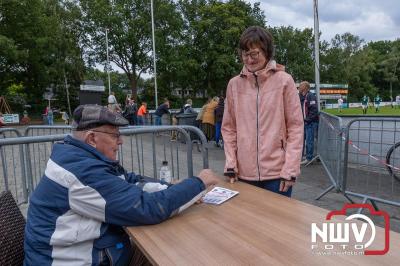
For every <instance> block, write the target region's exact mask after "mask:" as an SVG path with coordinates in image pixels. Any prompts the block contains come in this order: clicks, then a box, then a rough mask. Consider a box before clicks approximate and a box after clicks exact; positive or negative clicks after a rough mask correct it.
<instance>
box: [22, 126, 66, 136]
mask: <svg viewBox="0 0 400 266" xmlns="http://www.w3.org/2000/svg"><path fill="white" fill-rule="evenodd" d="M71 129H72V128H71V126H68V125H53V126H48V125H44V126H29V127H27V128H26V129H25V131H24V134H23V136H25V137H33V136H43V135H59V134H68V133H71Z"/></svg>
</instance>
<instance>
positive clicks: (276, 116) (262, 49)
mask: <svg viewBox="0 0 400 266" xmlns="http://www.w3.org/2000/svg"><path fill="white" fill-rule="evenodd" d="M273 55H274V43H273V39H272V35H271V33H270V32H268V31H267V30H265V29H264V28H261V27H258V26H252V27H249V28H247V29H246V30H245V31H244V32H243V33H242V35H241V37H240V41H239V57H240V58H241V60H242V62H243V69H242V71H241V72H240V74H239V75H237V76H236V77H234V78H232V79H231V80H230V81H229V83H228V87H227V89H226V100H225V110H224V116H223V119H222V129H221V131H222V136H223V138H224V150H225V158H226V160H225V168H224V172H225V173H226V174H227V175H229V177H230V178H231V182H234V180H235V179H236V177H238V178H239V179H240V180H242V181H243V182H246V183H249V184H251V185H254V186H257V187H260V188H263V189H266V190H269V191H272V192H275V193H279V194H282V195H285V196H288V197H290V196H291V193H292V186H293V185H294V183H295V181H296V178H297V176H299V174H300V160H301V153H302V148H303V131H304V123H303V118H302V115H301V107H300V101H299V96H298V93H297V90H296V86H295V83H294V81H293V78H292V77H291V76H290V75H289V74H288V73H286V72H285V68H284V66H282V65H279V64H277V63H276V62H275V60H273Z"/></svg>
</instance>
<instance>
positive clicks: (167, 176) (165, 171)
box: [160, 161, 172, 183]
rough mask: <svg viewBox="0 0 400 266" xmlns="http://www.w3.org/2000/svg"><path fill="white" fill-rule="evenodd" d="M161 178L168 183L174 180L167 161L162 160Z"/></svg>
mask: <svg viewBox="0 0 400 266" xmlns="http://www.w3.org/2000/svg"><path fill="white" fill-rule="evenodd" d="M160 180H161V181H164V182H167V183H171V181H172V178H171V171H170V170H169V167H168V162H167V161H163V162H162V165H161V168H160Z"/></svg>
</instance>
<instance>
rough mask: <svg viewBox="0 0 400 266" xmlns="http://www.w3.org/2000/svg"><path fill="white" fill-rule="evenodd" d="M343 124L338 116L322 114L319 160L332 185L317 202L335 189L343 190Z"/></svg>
mask: <svg viewBox="0 0 400 266" xmlns="http://www.w3.org/2000/svg"><path fill="white" fill-rule="evenodd" d="M342 128H343V122H342V119H341V118H340V117H338V116H334V115H331V114H328V113H325V112H321V113H320V119H319V125H318V158H319V159H320V160H321V163H322V165H323V167H324V169H325V171H326V173H327V174H328V177H329V179H330V182H331V185H330V186H329V187H328V188H327V189H326V190H324V191H323V192H322V193H321V194H320V195H319V196H318V197H317V198H316V200H318V199H320V198H322V197H323V196H324V195H325V194H327V193H328V192H330V191H331V190H333V189H336V191H337V192H339V191H340V190H341V188H340V184H341V179H342V178H341V176H342V167H343V154H342V151H343V140H342V136H343V130H342Z"/></svg>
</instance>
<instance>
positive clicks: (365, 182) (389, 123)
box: [342, 117, 400, 206]
mask: <svg viewBox="0 0 400 266" xmlns="http://www.w3.org/2000/svg"><path fill="white" fill-rule="evenodd" d="M346 140H347V141H346V147H345V154H344V162H345V164H344V169H343V185H342V187H343V191H345V194H347V195H353V196H358V197H362V198H364V201H366V200H367V199H373V200H374V201H378V202H379V201H380V202H384V203H388V204H391V205H396V206H400V181H399V180H396V179H395V178H393V177H392V176H391V175H390V174H389V172H388V171H387V165H386V163H385V160H386V155H387V152H388V151H389V150H390V148H391V147H393V145H394V144H395V143H396V142H399V141H400V118H382V117H377V118H359V119H354V120H352V121H350V122H349V123H348V125H347V128H346ZM391 164H393V165H394V166H395V167H397V168H399V167H400V151H398V150H397V149H396V151H395V152H394V153H393V154H392V161H391Z"/></svg>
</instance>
